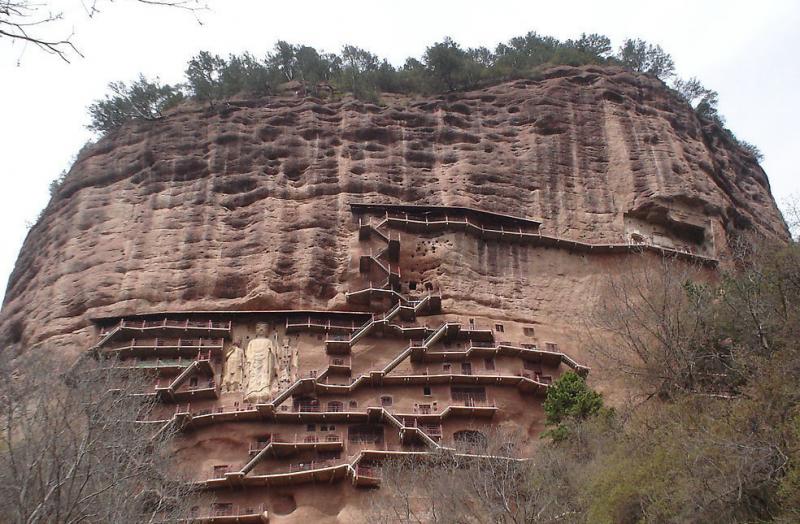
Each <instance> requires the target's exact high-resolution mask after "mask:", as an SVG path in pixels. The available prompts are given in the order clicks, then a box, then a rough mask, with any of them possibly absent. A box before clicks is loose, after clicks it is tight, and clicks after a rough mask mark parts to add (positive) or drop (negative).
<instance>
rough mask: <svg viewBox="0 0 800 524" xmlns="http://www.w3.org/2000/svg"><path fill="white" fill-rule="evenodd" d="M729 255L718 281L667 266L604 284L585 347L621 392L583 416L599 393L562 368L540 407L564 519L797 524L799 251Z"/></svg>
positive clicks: (775, 248) (746, 249) (745, 249)
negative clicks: (614, 376) (609, 409)
mask: <svg viewBox="0 0 800 524" xmlns="http://www.w3.org/2000/svg"><path fill="white" fill-rule="evenodd" d="M735 262H736V263H735V266H736V268H737V269H735V270H730V271H724V272H723V273H722V274H721V275H720V278H719V279H718V280H717V281H715V282H708V281H707V280H704V279H703V278H702V275H701V274H695V273H693V271H690V270H686V269H685V268H684V267H683V266H682V265H681V264H679V263H677V262H672V261H665V262H664V264H663V266H662V267H660V268H657V269H653V267H652V266H650V267H649V268H648V267H646V265H643V266H642V268H641V269H639V270H637V271H636V275H637V276H636V277H634V278H630V277H626V278H625V279H624V280H623V279H619V280H615V281H613V282H611V283H610V285H609V289H608V293H607V295H606V297H605V300H604V301H603V305H602V306H600V308H599V309H598V311H597V314H596V316H595V318H594V319H593V327H595V328H599V329H600V330H602V332H603V333H605V334H606V335H605V336H604V337H603V338H602V340H600V339H598V340H597V341H596V342H593V343H592V344H591V345H592V347H593V351H595V352H596V354H597V355H598V357H599V358H600V359H602V360H604V361H605V366H604V369H611V370H613V369H616V370H618V371H619V372H620V374H621V377H620V378H622V379H624V380H625V381H626V383H627V390H628V392H629V393H630V394H631V395H633V398H632V401H631V402H630V404H628V405H623V406H621V407H620V408H618V409H617V411H616V412H615V413H614V414H610V415H609V416H606V417H603V416H587V414H589V413H593V412H594V413H601V412H602V408H600V407H599V406H600V401H599V399H598V398H597V397H596V396H595V395H594V394H592V393H591V392H590V391H589V390H587V389H586V386H585V385H584V384H582V381H580V380H579V379H576V377H575V376H570V375H565V376H564V378H563V379H562V380H560V381H559V383H557V384H556V385H554V388H553V390H552V392H551V393H549V394H548V399H547V402H546V404H545V406H546V410H547V417H548V422H549V423H550V424H558V426H557V427H556V429H555V430H553V431H551V432H550V436H551V437H553V438H552V440H551V441H550V443H549V444H547V445H546V446H545V448H544V450H543V453H544V454H545V456H546V457H547V458H546V459H544V460H543V462H542V464H540V465H539V468H540V469H541V468H547V472H546V473H544V472H542V473H541V475H542V476H543V478H547V479H549V480H548V482H551V483H554V484H556V485H559V486H561V491H559V492H558V493H554V494H553V495H552V497H554V498H555V499H557V500H556V501H555V502H553V503H557V504H559V505H560V509H559V511H561V512H574V514H575V515H580V516H581V517H580V518H579V519H578V518H576V519H572V520H573V521H581V522H593V523H606V522H607V523H620V522H621V523H638V522H720V523H723V522H725V523H727V522H786V523H788V522H798V521H800V480H798V479H800V392H798V389H797V377H798V376H799V374H800V345H798V335H800V323H799V322H798V320H800V273H798V268H800V247H798V245H797V244H792V245H789V246H784V245H763V244H755V245H750V244H748V245H745V244H743V245H742V247H741V248H739V249H738V250H737V255H736V261H735ZM609 333H611V334H612V335H611V336H610V337H609V336H607V335H608V334H609ZM537 482H538V481H537ZM534 488H535V489H538V490H541V489H544V488H543V487H542V486H541V485H539V484H536V485H535V486H534ZM546 503H548V499H547V498H546V497H545V498H543V499H542V501H541V504H546Z"/></svg>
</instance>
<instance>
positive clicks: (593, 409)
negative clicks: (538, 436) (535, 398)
mask: <svg viewBox="0 0 800 524" xmlns="http://www.w3.org/2000/svg"><path fill="white" fill-rule="evenodd" d="M603 410H604V408H603V397H602V395H600V394H599V393H597V392H595V391H593V390H592V389H590V388H589V386H587V385H586V381H584V380H583V378H581V377H580V376H579V375H578V374H577V373H574V372H572V371H568V372H567V373H564V374H563V375H561V376H560V377H559V378H558V380H556V381H555V382H554V383H553V384H552V386H551V387H550V389H549V390H548V391H547V399H545V401H544V413H545V415H546V416H547V425H548V426H556V427H555V428H553V429H551V430H550V431H548V432H546V433H545V435H544V436H546V437H550V438H552V439H553V440H554V441H560V440H564V439H566V438H567V437H568V436H569V426H568V425H567V424H566V422H568V421H569V422H575V421H583V420H586V419H588V418H589V417H593V416H595V415H597V414H599V413H601V411H603ZM606 412H608V411H607V410H606Z"/></svg>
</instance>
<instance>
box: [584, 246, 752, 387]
mask: <svg viewBox="0 0 800 524" xmlns="http://www.w3.org/2000/svg"><path fill="white" fill-rule="evenodd" d="M713 278H714V276H713V275H712V274H711V273H710V272H709V271H708V270H705V269H703V268H701V267H697V266H693V265H691V264H689V263H687V262H684V261H681V260H677V259H674V258H671V257H663V258H661V259H660V260H658V261H654V260H653V259H652V257H649V256H647V255H644V254H643V255H641V258H640V259H639V260H638V261H635V262H634V263H632V264H631V266H630V267H629V269H628V271H626V272H625V273H624V274H622V275H613V276H609V278H608V280H607V282H606V283H605V286H604V289H603V290H602V292H601V293H602V294H601V297H602V299H601V301H600V302H599V305H598V307H597V308H596V309H595V310H594V311H593V312H592V314H591V315H590V318H589V320H588V324H589V325H588V326H587V327H588V328H589V329H587V330H586V333H587V341H586V344H587V347H588V348H589V349H590V350H591V351H592V352H593V353H594V354H595V356H596V357H597V358H598V359H599V360H600V361H601V362H603V363H604V368H606V369H608V370H616V371H619V372H621V373H622V374H624V375H625V376H626V377H628V378H630V379H633V380H634V381H635V382H637V390H638V391H641V392H643V393H644V394H645V395H647V396H653V395H658V396H660V397H662V398H668V397H670V396H672V395H673V394H675V393H688V392H690V393H698V394H707V395H716V394H719V395H723V396H724V395H727V394H728V392H727V391H725V385H728V384H730V383H732V382H734V381H735V380H734V378H733V377H734V376H735V374H736V373H738V370H737V367H736V363H735V362H734V361H733V360H732V354H731V347H730V346H729V343H728V341H726V340H725V338H724V337H721V336H719V335H718V334H717V333H715V332H714V329H713V326H714V325H715V323H714V322H711V321H710V318H709V317H710V315H711V314H712V311H711V309H710V308H709V305H710V304H711V303H712V300H711V299H710V298H713V297H709V294H710V293H714V292H715V291H714V288H713V286H709V285H707V284H708V283H709V282H710V281H711V280H712V279H713Z"/></svg>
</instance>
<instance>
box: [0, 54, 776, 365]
mask: <svg viewBox="0 0 800 524" xmlns="http://www.w3.org/2000/svg"><path fill="white" fill-rule="evenodd" d="M384 102H385V103H386V105H385V106H377V105H372V104H365V103H362V102H358V101H353V100H349V99H346V100H343V101H338V102H324V103H323V102H321V101H318V100H314V99H309V98H289V97H287V98H270V99H266V100H262V101H257V102H243V103H232V104H231V105H230V106H228V107H226V108H225V109H223V110H221V111H214V112H209V111H206V110H205V109H202V108H191V107H184V108H181V109H179V110H178V111H176V112H175V113H174V114H171V115H169V116H168V117H166V118H165V119H163V120H161V121H158V122H152V123H142V124H132V125H128V126H125V127H124V128H123V129H121V130H120V131H119V132H117V133H114V134H112V135H111V136H108V137H106V138H104V139H103V140H101V141H100V142H99V143H98V144H96V145H94V146H92V147H90V148H89V149H88V150H87V151H86V152H84V154H82V155H81V158H80V159H79V161H78V162H77V163H76V164H75V166H74V167H73V169H72V171H71V173H70V174H69V176H68V178H67V181H66V183H65V184H64V186H63V187H62V188H61V190H60V191H59V192H58V193H57V194H56V195H55V197H54V198H53V200H52V202H51V203H50V205H49V206H48V208H47V209H46V211H45V212H44V213H43V215H42V218H41V220H40V221H39V222H38V223H37V224H36V226H35V227H34V228H33V229H32V230H31V232H30V233H29V235H28V238H27V239H26V241H25V244H24V246H23V248H22V251H21V253H20V256H19V259H18V261H17V265H16V268H15V271H14V272H13V274H12V276H11V278H10V281H9V285H8V290H7V293H6V297H5V303H4V307H3V311H2V328H3V331H4V333H5V335H6V338H7V340H8V341H10V342H11V343H13V344H16V345H17V347H22V346H25V347H32V346H36V345H40V344H44V343H47V344H49V345H50V346H51V347H58V351H62V352H64V353H65V354H76V353H77V352H78V351H80V350H82V349H83V348H85V347H86V346H88V345H89V344H90V343H91V342H92V329H91V327H90V318H92V317H98V316H108V315H127V314H132V313H146V312H150V311H162V310H212V309H213V310H221V309H249V310H259V309H301V308H308V309H346V308H348V305H347V304H346V302H345V300H344V293H345V292H346V291H347V290H348V289H349V288H350V285H349V282H350V281H351V280H352V277H353V276H354V275H356V274H357V266H354V262H353V243H354V239H353V234H352V233H353V231H354V229H355V226H354V224H353V217H352V215H351V213H350V209H349V206H348V205H347V204H348V203H349V202H352V201H366V202H384V203H402V202H405V203H425V204H443V205H463V206H471V207H475V208H480V209H485V210H490V211H496V212H502V213H510V214H514V215H519V216H524V217H532V218H538V219H541V220H542V222H543V224H542V228H541V230H542V232H543V233H547V234H551V235H556V236H562V237H567V238H572V239H579V240H584V241H589V242H621V241H625V240H627V239H629V237H630V236H631V235H644V236H650V237H652V239H655V241H657V242H664V243H675V244H677V245H683V244H682V243H684V242H689V243H691V244H692V245H693V246H694V248H695V249H697V250H698V251H701V252H703V253H707V254H709V255H711V256H719V255H721V254H723V253H724V251H725V249H726V241H727V238H728V236H729V235H730V234H731V233H732V232H735V231H740V230H743V229H745V228H755V229H756V230H757V231H759V232H761V233H763V234H766V235H770V236H774V237H781V238H786V235H787V232H786V227H785V224H784V222H783V221H782V219H781V216H780V214H779V212H778V210H777V208H776V206H775V203H774V201H773V198H772V196H771V194H770V191H769V184H768V181H767V178H766V176H765V174H764V172H763V171H762V170H761V168H760V167H759V166H758V165H757V163H756V162H755V161H754V159H752V158H751V157H749V156H747V155H746V154H744V153H742V152H741V151H740V150H738V149H737V148H735V147H734V145H733V144H732V143H731V142H730V141H729V140H728V139H726V138H725V137H724V136H723V135H722V134H721V133H720V132H719V130H718V129H716V128H715V127H714V126H710V125H706V126H704V125H703V124H702V123H701V122H700V121H699V120H698V119H697V118H696V116H695V115H694V113H693V112H692V111H691V109H690V108H689V107H688V106H687V105H686V104H685V103H683V102H682V101H680V100H679V99H678V98H677V97H676V96H675V95H674V94H672V93H670V92H669V91H668V90H666V89H665V88H664V86H663V84H662V83H661V82H659V81H657V80H654V79H651V78H647V77H644V76H637V75H633V74H631V73H628V72H624V71H622V70H619V69H613V68H607V69H599V68H593V67H585V68H566V67H562V68H556V69H552V70H550V71H549V72H547V73H546V74H545V75H543V76H542V78H540V79H537V80H522V81H517V82H511V83H506V84H501V85H497V86H494V87H489V88H486V89H482V90H478V91H473V92H467V93H459V94H453V95H448V96H442V97H432V98H426V99H419V98H413V99H409V98H401V97H391V96H386V97H385V98H384ZM420 249H422V250H423V251H424V252H418V253H417V254H416V258H414V260H413V261H412V260H410V258H407V259H405V260H404V264H405V265H406V267H409V266H410V267H412V273H414V272H415V273H416V274H420V275H423V274H426V275H428V276H431V275H432V274H435V276H438V277H439V278H441V279H442V280H444V282H442V288H443V289H445V290H446V298H447V299H448V302H447V303H446V306H447V307H449V308H450V309H451V310H452V311H459V310H461V311H464V312H465V313H466V312H467V311H469V313H470V314H476V313H477V314H486V315H492V316H500V317H510V318H515V317H520V318H522V317H525V318H532V319H533V320H535V321H536V322H538V323H543V324H547V323H548V322H549V321H558V322H566V321H567V320H565V319H573V318H575V317H576V316H578V315H577V313H576V312H577V311H578V310H579V306H582V305H583V304H584V303H585V302H586V298H587V296H588V297H591V294H592V289H593V286H594V285H595V280H593V279H594V277H595V275H597V274H599V273H602V272H607V271H613V270H614V264H612V263H608V262H600V263H598V264H597V265H587V264H589V262H580V261H576V260H573V258H574V257H573V258H569V257H570V256H569V255H566V254H557V253H551V254H549V255H547V256H546V257H545V258H544V259H542V260H541V265H538V264H539V262H537V257H540V256H543V255H540V253H539V251H537V250H535V249H531V248H520V247H514V246H503V245H496V246H493V245H490V246H489V247H486V245H485V244H480V243H478V242H477V241H475V240H474V239H472V240H471V239H467V238H464V237H463V236H457V235H450V236H444V237H442V238H440V239H438V240H430V244H428V245H426V246H424V247H423V248H420ZM473 255H474V256H473ZM404 257H408V255H406V254H404ZM412 258H413V257H412ZM567 259H569V260H567ZM503 275H506V276H507V275H511V276H514V278H504V277H503ZM251 344H252V342H251ZM241 349H243V350H244V349H246V348H241ZM249 351H250V350H249V349H246V351H245V353H247V352H249ZM238 358H240V357H238ZM233 379H234V380H238V381H244V380H245V377H239V378H236V377H233Z"/></svg>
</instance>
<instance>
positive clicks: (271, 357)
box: [244, 322, 277, 403]
mask: <svg viewBox="0 0 800 524" xmlns="http://www.w3.org/2000/svg"><path fill="white" fill-rule="evenodd" d="M244 356H245V360H246V361H247V365H246V370H247V372H246V384H247V385H246V387H245V391H244V398H245V400H246V401H247V402H253V403H255V402H262V401H265V400H268V398H269V396H270V389H271V388H270V386H271V385H272V383H273V381H274V380H275V379H276V378H277V372H276V351H275V343H274V342H273V340H271V339H270V338H269V336H268V335H267V325H266V324H264V323H261V322H259V323H258V324H257V325H256V336H255V338H254V339H253V340H251V341H250V343H249V344H247V349H246V350H245V352H244Z"/></svg>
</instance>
